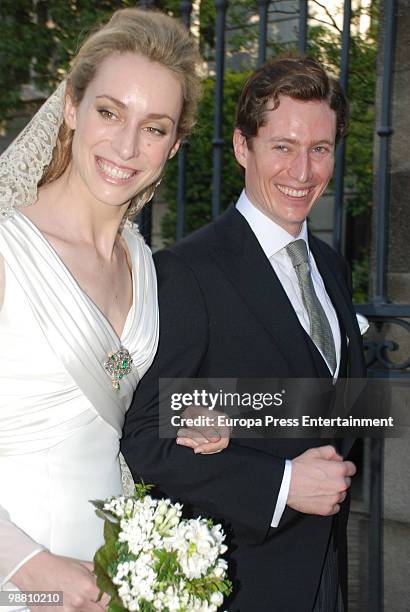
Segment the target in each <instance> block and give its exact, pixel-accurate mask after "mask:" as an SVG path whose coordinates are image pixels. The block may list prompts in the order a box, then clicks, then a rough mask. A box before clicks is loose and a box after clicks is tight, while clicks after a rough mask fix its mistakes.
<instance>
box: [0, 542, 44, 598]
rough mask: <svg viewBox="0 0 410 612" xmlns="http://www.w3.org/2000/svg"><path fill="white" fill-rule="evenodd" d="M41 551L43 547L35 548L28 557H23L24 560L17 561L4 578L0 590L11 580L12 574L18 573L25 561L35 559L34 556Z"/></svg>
mask: <svg viewBox="0 0 410 612" xmlns="http://www.w3.org/2000/svg"><path fill="white" fill-rule="evenodd" d="M43 550H46V549H45V548H44V546H39V545H38V546H37V548H35V549H34V550H32V551H31V552H30V553H29V554H28V555H26V556H25V557H24V559H21V561H19V562H18V563H17V565H15V566H14V567H13V569H12V570H11V571H10V572H9V573H8V574H7V576H5V578H4V579H3V581H2V583H1V584H0V588H2V587H3V586H4V585H5V584H6V583H7V582H9V580H10V578H13V576H14V574H15V573H16V572H18V570H19V569H20V568H21V567H23V565H24V564H25V563H27V561H30V559H32V558H33V557H35V556H36V555H38V553H40V552H42V551H43Z"/></svg>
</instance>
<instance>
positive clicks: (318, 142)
mask: <svg viewBox="0 0 410 612" xmlns="http://www.w3.org/2000/svg"><path fill="white" fill-rule="evenodd" d="M269 142H288V143H289V144H298V143H299V141H298V140H296V139H295V138H281V137H280V136H272V138H269ZM321 144H327V145H329V146H331V147H332V146H333V145H334V144H335V143H334V141H333V140H327V138H322V139H321V140H315V141H314V142H313V143H312V145H313V146H317V145H321Z"/></svg>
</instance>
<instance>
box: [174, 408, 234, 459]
mask: <svg viewBox="0 0 410 612" xmlns="http://www.w3.org/2000/svg"><path fill="white" fill-rule="evenodd" d="M182 417H183V418H184V419H195V418H198V417H203V422H204V425H195V426H194V425H192V426H189V427H181V428H180V429H178V432H177V439H176V442H177V444H180V445H181V446H187V447H188V448H192V450H193V451H194V453H202V454H203V455H212V454H213V453H220V452H221V451H222V450H224V449H225V448H226V447H227V446H228V444H229V439H230V434H231V430H230V428H229V427H228V426H227V425H225V424H224V419H225V417H226V414H224V413H223V412H218V410H208V409H207V408H198V407H195V408H187V409H186V410H184V412H183V413H182Z"/></svg>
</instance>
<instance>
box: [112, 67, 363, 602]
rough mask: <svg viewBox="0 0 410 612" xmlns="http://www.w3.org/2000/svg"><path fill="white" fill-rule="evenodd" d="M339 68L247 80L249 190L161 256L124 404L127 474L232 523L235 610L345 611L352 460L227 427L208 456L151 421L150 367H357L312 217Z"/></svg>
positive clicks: (242, 125) (333, 121)
mask: <svg viewBox="0 0 410 612" xmlns="http://www.w3.org/2000/svg"><path fill="white" fill-rule="evenodd" d="M347 112H348V111H347V102H346V100H345V97H344V94H343V92H342V90H341V88H340V86H339V85H338V83H337V82H336V81H334V80H333V79H330V78H329V77H328V76H327V75H326V73H325V72H324V71H323V69H322V67H321V66H320V65H319V64H317V63H316V62H315V61H313V60H311V59H307V58H282V59H278V60H275V61H271V62H268V63H267V64H265V65H264V66H262V67H261V68H259V69H258V70H257V71H256V72H254V73H253V74H252V75H251V77H250V78H249V79H248V81H247V83H246V84H245V86H244V89H243V91H242V93H241V96H240V99H239V103H238V111H237V121H236V128H235V132H234V139H233V143H234V151H235V156H236V159H237V161H238V163H239V164H240V165H241V166H242V168H243V170H244V179H245V189H244V191H243V192H242V194H241V196H240V198H239V200H238V202H237V203H236V206H234V207H231V208H230V209H228V210H227V211H226V212H225V213H224V214H223V215H222V216H221V217H220V218H219V219H218V220H217V221H215V222H214V223H211V224H210V225H208V226H206V227H204V228H202V229H201V230H199V231H197V232H195V233H194V234H192V235H191V236H190V237H188V238H186V239H184V240H182V241H181V242H179V243H178V244H176V245H175V246H173V247H172V248H170V249H167V250H165V251H162V252H160V253H157V254H156V256H155V261H156V267H157V274H158V283H159V300H160V343H159V349H158V354H157V356H156V359H155V361H154V364H153V366H152V367H151V369H150V370H149V372H148V373H147V374H146V376H145V377H144V379H143V380H142V382H141V384H140V386H139V388H138V390H137V392H136V394H135V398H134V402H133V405H132V407H131V409H130V410H129V412H128V415H127V418H126V423H125V429H124V437H123V442H122V450H123V453H124V455H125V458H126V461H127V462H128V464H129V466H130V468H131V471H132V472H133V475H134V477H135V478H139V477H143V478H144V480H145V481H148V482H153V483H156V484H157V485H158V487H159V489H160V491H161V492H162V493H163V494H164V495H169V496H171V497H173V498H177V499H179V500H181V501H183V502H185V503H186V504H187V505H189V506H190V507H191V508H192V510H193V511H194V513H196V514H198V515H199V514H201V515H202V516H211V517H213V518H214V519H215V520H221V521H223V523H224V526H225V529H226V530H227V531H228V534H229V542H228V544H229V551H230V552H229V567H230V574H231V577H232V579H233V581H234V593H233V596H232V597H231V599H230V600H229V601H228V602H227V607H228V608H229V610H230V611H231V612H233V611H238V610H239V611H240V612H254V611H255V612H256V611H257V612H273V611H278V612H310V611H312V610H314V611H316V612H333V611H338V612H339V611H342V610H346V606H347V603H346V563H347V552H346V523H347V515H348V499H346V497H347V496H348V489H349V486H350V479H351V477H352V476H353V475H354V473H355V467H354V465H353V464H352V463H351V462H349V461H345V460H343V458H342V457H341V455H339V454H338V453H337V452H336V449H335V448H334V447H333V446H331V445H324V442H323V441H321V440H319V439H317V440H311V439H310V440H308V439H268V438H266V437H265V438H263V439H246V440H245V439H232V440H231V441H230V444H229V446H228V448H227V449H226V450H224V451H222V452H221V453H219V454H214V455H210V456H205V455H195V454H194V453H192V451H191V450H189V449H187V448H181V447H178V446H177V445H176V444H175V441H173V440H164V439H160V438H159V435H158V379H159V378H161V377H167V378H171V377H174V378H178V377H185V378H196V377H197V378H221V377H226V378H229V377H232V378H237V377H238V378H241V377H242V378H247V379H251V378H278V377H280V378H294V379H299V378H321V379H328V381H329V384H330V386H331V384H332V379H333V381H336V379H337V378H341V377H346V376H347V374H348V373H349V376H353V377H363V376H364V365H363V358H362V346H361V338H360V332H359V329H358V326H357V322H356V318H355V314H354V311H353V307H352V302H351V297H350V291H349V282H350V279H349V273H348V270H347V267H346V264H345V263H344V261H343V259H342V258H341V257H340V256H339V255H337V254H336V253H335V252H333V251H332V249H331V248H330V247H328V246H327V245H326V244H325V243H323V242H322V241H320V240H318V239H317V238H315V237H314V236H313V235H312V234H310V232H309V231H308V229H307V224H306V218H307V216H308V214H309V212H310V210H311V208H312V207H313V206H314V204H315V203H316V202H317V200H318V198H319V197H320V196H321V194H322V193H323V191H324V190H325V188H326V186H327V184H328V182H329V180H330V179H331V176H332V172H333V166H334V155H335V147H336V144H337V142H338V141H339V140H340V139H341V138H343V136H344V134H345V131H346V125H347Z"/></svg>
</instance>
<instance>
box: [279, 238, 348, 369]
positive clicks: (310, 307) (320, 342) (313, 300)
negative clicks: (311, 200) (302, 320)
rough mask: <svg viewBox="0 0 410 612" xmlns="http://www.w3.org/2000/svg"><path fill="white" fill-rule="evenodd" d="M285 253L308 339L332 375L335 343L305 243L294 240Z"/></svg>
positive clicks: (334, 364)
mask: <svg viewBox="0 0 410 612" xmlns="http://www.w3.org/2000/svg"><path fill="white" fill-rule="evenodd" d="M286 251H287V253H288V255H289V257H290V259H291V262H292V265H293V267H294V268H295V272H296V276H297V279H298V282H299V287H300V292H301V294H302V300H303V304H304V306H305V308H306V311H307V313H308V316H309V322H310V337H311V338H312V340H313V342H314V343H315V344H316V346H317V347H318V348H320V350H321V351H322V353H323V355H324V357H325V359H326V361H327V363H328V364H329V367H330V369H331V371H332V373H334V372H335V370H336V365H337V363H336V351H335V343H334V339H333V334H332V329H331V327H330V324H329V321H328V319H327V316H326V313H325V311H324V310H323V307H322V304H321V303H320V302H319V299H318V297H317V295H316V292H315V289H314V287H313V281H312V277H311V275H310V270H309V265H308V253H307V247H306V242H305V241H304V240H302V239H299V240H295V241H294V242H291V243H290V244H288V245H287V247H286Z"/></svg>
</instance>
